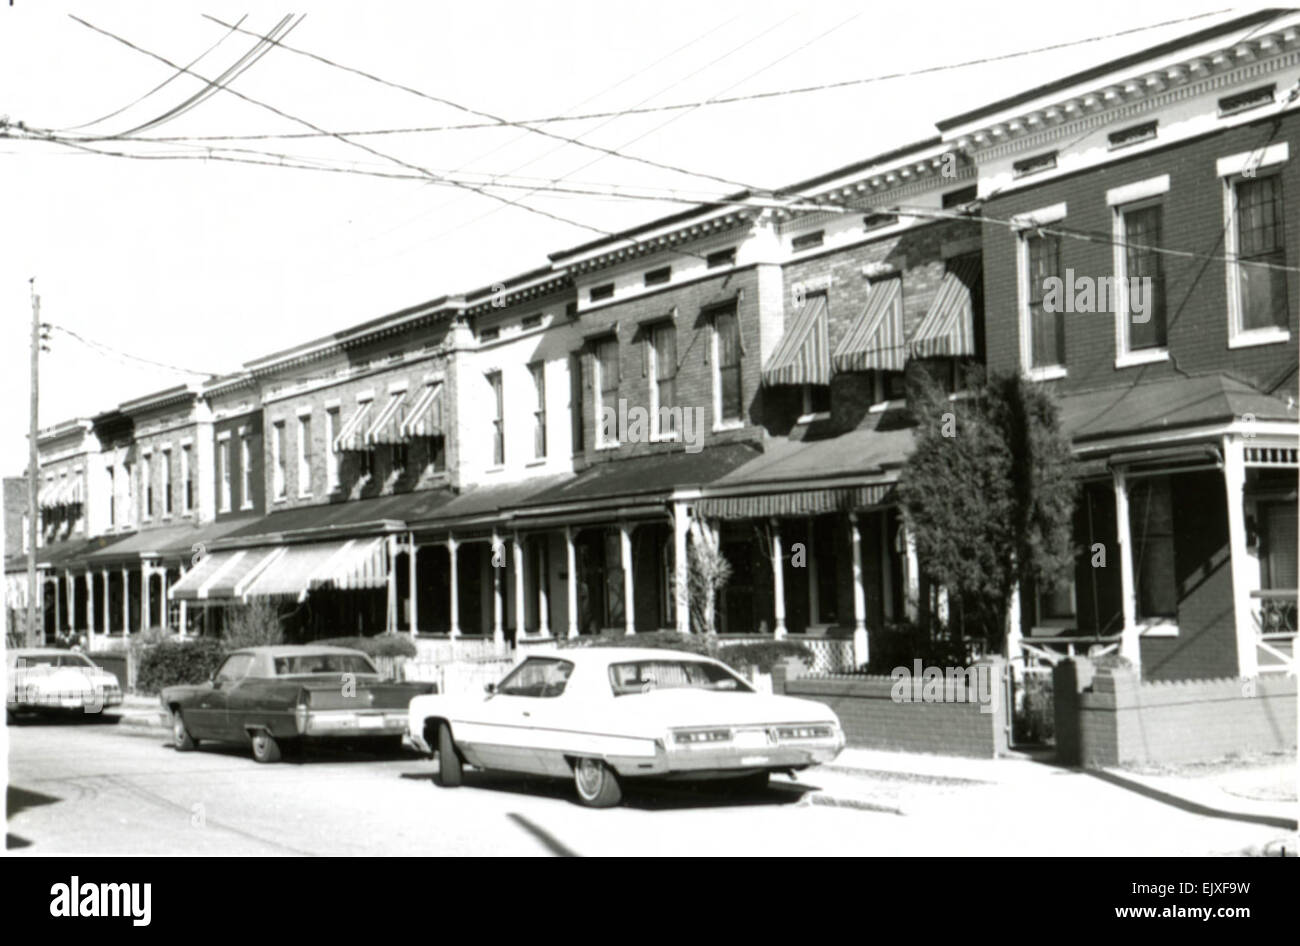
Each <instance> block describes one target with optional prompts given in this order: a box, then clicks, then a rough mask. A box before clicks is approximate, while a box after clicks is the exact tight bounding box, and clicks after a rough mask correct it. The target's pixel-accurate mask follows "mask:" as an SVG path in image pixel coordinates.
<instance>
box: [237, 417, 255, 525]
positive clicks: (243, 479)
mask: <svg viewBox="0 0 1300 946" xmlns="http://www.w3.org/2000/svg"><path fill="white" fill-rule="evenodd" d="M239 504H240V508H242V509H252V508H253V435H252V434H249V433H242V434H240V435H239Z"/></svg>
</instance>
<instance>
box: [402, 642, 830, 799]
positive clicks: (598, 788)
mask: <svg viewBox="0 0 1300 946" xmlns="http://www.w3.org/2000/svg"><path fill="white" fill-rule="evenodd" d="M408 735H409V736H410V738H411V741H412V742H413V743H414V744H415V745H416V746H417V747H419V748H420V749H422V750H424V751H425V752H426V753H428V754H432V753H434V752H436V753H437V755H438V766H439V775H440V777H441V779H440V780H441V783H442V784H443V785H444V786H455V785H459V784H460V782H461V771H462V764H463V763H469V764H470V765H473V766H475V767H477V768H482V769H503V770H507V771H512V772H523V773H528V774H533V775H548V776H557V777H562V778H569V777H572V779H573V782H574V785H575V787H576V788H577V791H578V798H579V799H580V800H581V801H582V802H583V804H586V805H589V806H591V807H595V808H606V807H610V806H612V805H617V804H618V803H619V801H620V800H621V799H622V787H621V784H620V782H621V780H625V779H632V778H643V777H657V778H673V779H710V778H743V779H746V780H748V782H749V783H751V784H752V785H754V786H755V787H758V786H762V785H766V784H767V780H768V776H769V775H770V773H772V772H788V771H793V770H797V769H805V768H808V767H809V766H812V765H817V764H820V763H823V762H830V761H831V760H832V759H834V758H835V757H836V756H837V755H839V753H840V750H841V749H843V748H844V732H843V730H842V729H841V728H840V722H839V719H838V718H837V717H836V715H835V713H834V712H833V711H832V710H831V709H829V708H828V707H826V706H824V705H823V704H821V703H817V702H814V701H812V700H800V699H795V698H793V697H787V696H771V695H767V694H761V693H757V692H755V691H754V689H753V688H752V687H751V686H750V685H749V684H748V683H746V682H745V681H744V680H743V679H741V678H740V677H739V676H737V675H736V674H735V672H733V671H732V670H731V669H730V668H729V667H727V666H726V665H724V664H722V663H719V662H718V661H716V660H711V659H709V658H708V657H702V656H699V655H698V654H690V653H684V652H681V651H674V650H655V649H647V648H632V647H589V648H588V647H578V648H572V649H565V650H555V651H548V652H545V653H542V652H537V653H530V654H529V656H528V657H527V658H526V659H525V660H524V661H523V662H522V663H520V664H519V665H518V666H516V667H515V668H514V669H513V670H512V671H511V672H510V673H509V674H507V675H506V677H505V679H503V680H502V681H501V682H500V683H499V684H495V685H493V684H489V685H488V687H487V692H486V693H485V694H484V695H483V696H479V695H477V694H476V695H473V696H468V697H456V696H453V695H433V696H420V697H416V698H415V699H413V700H412V701H411V706H410V722H409V733H408Z"/></svg>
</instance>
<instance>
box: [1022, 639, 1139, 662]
mask: <svg viewBox="0 0 1300 946" xmlns="http://www.w3.org/2000/svg"><path fill="white" fill-rule="evenodd" d="M1119 642H1120V636H1119V635H1118V634H1113V635H1109V636H1106V637H1097V636H1095V635H1091V634H1089V635H1086V636H1078V637H1066V636H1062V637H1024V638H1021V640H1020V656H1021V658H1023V660H1024V665H1025V667H1026V669H1028V668H1032V667H1054V666H1056V665H1057V664H1058V663H1060V662H1061V661H1062V660H1065V659H1066V658H1068V657H1075V656H1077V655H1078V654H1079V652H1080V651H1082V652H1083V654H1084V656H1087V657H1093V658H1095V657H1104V656H1105V655H1107V654H1113V653H1117V652H1118V651H1119ZM1057 648H1060V649H1057Z"/></svg>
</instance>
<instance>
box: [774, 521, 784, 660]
mask: <svg viewBox="0 0 1300 946" xmlns="http://www.w3.org/2000/svg"><path fill="white" fill-rule="evenodd" d="M784 559H785V555H784V554H783V553H782V551H781V526H780V524H779V523H778V522H777V521H776V520H775V519H773V520H772V607H773V609H774V610H775V612H776V626H775V627H774V628H773V629H772V630H773V636H774V637H775V638H776V639H777V640H780V639H781V638H783V637H785V561H784Z"/></svg>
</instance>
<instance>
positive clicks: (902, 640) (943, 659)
mask: <svg viewBox="0 0 1300 946" xmlns="http://www.w3.org/2000/svg"><path fill="white" fill-rule="evenodd" d="M918 659H919V660H920V661H921V663H922V664H923V665H925V666H927V667H929V666H935V667H966V666H969V665H970V662H971V659H970V652H969V648H968V647H967V645H966V644H965V643H964V642H962V641H960V640H954V639H953V638H952V637H951V636H949V635H948V634H947V632H946V631H944V629H943V628H941V627H939V628H936V629H935V631H934V632H932V631H930V630H929V629H927V628H926V627H924V626H923V625H921V624H916V623H913V622H910V621H902V622H899V623H896V624H890V625H888V626H887V627H886V628H885V629H884V630H883V631H881V632H880V633H878V634H873V635H872V636H871V660H870V662H869V663H868V664H867V667H866V672H867V673H875V674H888V673H890V672H891V671H893V669H894V668H895V667H907V668H908V669H909V670H910V669H911V667H912V661H914V660H918ZM859 670H861V668H859Z"/></svg>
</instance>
